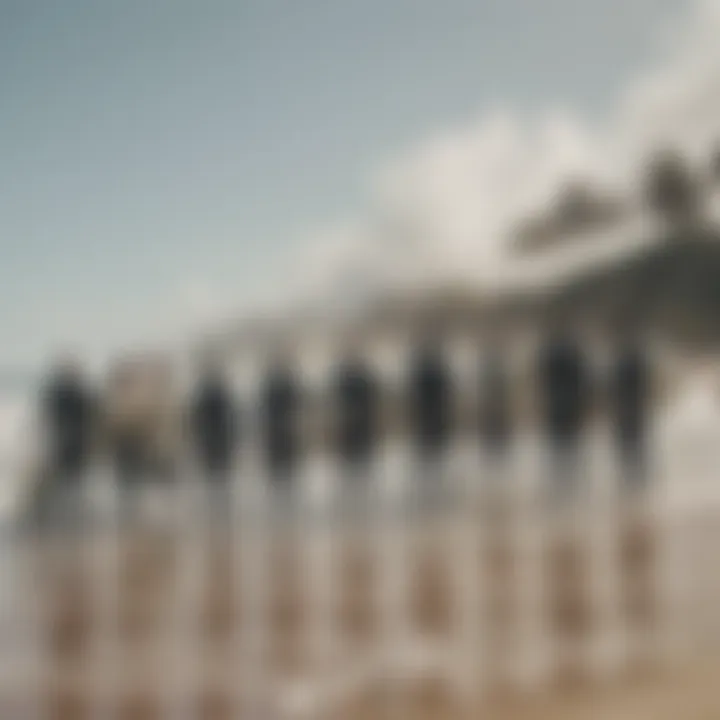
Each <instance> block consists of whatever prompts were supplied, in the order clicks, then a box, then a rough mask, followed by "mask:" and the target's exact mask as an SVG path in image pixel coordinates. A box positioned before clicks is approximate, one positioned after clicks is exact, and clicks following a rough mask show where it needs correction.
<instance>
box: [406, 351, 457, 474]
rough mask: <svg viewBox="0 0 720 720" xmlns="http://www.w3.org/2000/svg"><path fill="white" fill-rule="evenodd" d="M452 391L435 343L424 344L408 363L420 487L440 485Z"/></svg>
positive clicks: (448, 370) (410, 414) (410, 402)
mask: <svg viewBox="0 0 720 720" xmlns="http://www.w3.org/2000/svg"><path fill="white" fill-rule="evenodd" d="M452 391H453V388H452V377H451V372H450V368H449V367H448V365H447V363H446V361H445V358H444V357H443V353H442V349H441V348H440V345H439V342H438V341H437V340H436V339H435V338H433V339H432V340H425V341H424V342H423V343H421V344H420V346H419V348H418V349H417V350H416V352H415V356H414V358H413V359H412V363H411V370H410V378H409V393H408V394H409V397H408V401H409V402H408V410H409V418H408V420H409V424H410V434H411V442H412V444H414V446H415V447H414V450H415V453H416V456H417V459H418V460H419V462H420V467H421V475H423V476H424V479H423V480H422V482H423V483H426V482H428V481H431V482H434V483H442V463H443V461H444V460H445V457H446V454H447V449H448V445H449V444H450V436H451V432H452V411H453V406H452V403H453V398H452Z"/></svg>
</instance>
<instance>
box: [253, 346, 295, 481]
mask: <svg viewBox="0 0 720 720" xmlns="http://www.w3.org/2000/svg"><path fill="white" fill-rule="evenodd" d="M300 405H301V391H300V387H299V384H298V381H297V378H296V377H295V373H294V372H293V370H292V369H291V366H290V362H289V359H288V358H286V357H279V358H276V359H275V360H274V361H273V363H272V366H271V368H270V370H269V372H268V375H267V376H266V378H265V381H264V384H263V387H262V390H261V398H260V407H261V423H262V427H261V437H262V445H263V449H264V454H265V462H266V464H267V469H268V472H269V475H270V479H271V480H272V481H273V482H274V483H275V484H276V486H280V487H288V485H289V484H290V481H291V479H292V478H293V476H294V475H295V473H296V471H297V466H298V463H299V460H300Z"/></svg>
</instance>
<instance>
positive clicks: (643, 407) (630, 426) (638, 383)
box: [609, 327, 652, 488]
mask: <svg viewBox="0 0 720 720" xmlns="http://www.w3.org/2000/svg"><path fill="white" fill-rule="evenodd" d="M651 384H652V380H651V370H650V362H649V358H648V356H647V353H646V351H645V350H644V348H643V345H642V341H641V340H639V339H638V336H637V334H636V333H633V332H632V329H631V328H630V327H627V328H625V329H621V331H620V337H619V342H618V347H617V352H616V357H615V360H614V363H613V366H612V370H611V375H610V398H609V400H610V403H609V404H610V415H611V418H612V423H613V430H614V438H615V445H616V450H617V454H618V459H619V463H620V467H621V472H622V476H623V480H624V484H625V486H626V487H629V488H635V487H637V486H639V485H641V484H643V483H644V481H645V480H646V470H647V468H646V451H647V428H648V410H649V401H650V395H651Z"/></svg>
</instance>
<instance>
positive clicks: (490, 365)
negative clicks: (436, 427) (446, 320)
mask: <svg viewBox="0 0 720 720" xmlns="http://www.w3.org/2000/svg"><path fill="white" fill-rule="evenodd" d="M484 345H485V351H484V355H483V359H482V364H481V367H480V382H479V403H478V405H479V413H478V414H479V418H478V419H479V432H480V442H481V445H482V448H483V450H484V451H485V453H486V455H487V456H488V457H489V458H490V460H491V461H492V462H493V463H494V464H498V463H499V464H501V465H502V464H504V462H505V460H506V458H507V455H508V452H509V449H510V444H511V442H512V434H513V417H512V412H513V409H512V386H511V378H510V370H509V368H508V364H509V356H508V352H507V347H506V343H505V338H504V337H503V335H502V333H501V332H500V330H499V329H498V328H496V327H491V328H490V329H489V330H488V331H486V333H485V337H484Z"/></svg>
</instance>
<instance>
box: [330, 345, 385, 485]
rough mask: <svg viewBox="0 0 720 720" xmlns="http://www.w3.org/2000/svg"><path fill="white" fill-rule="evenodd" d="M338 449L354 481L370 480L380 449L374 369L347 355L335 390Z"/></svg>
mask: <svg viewBox="0 0 720 720" xmlns="http://www.w3.org/2000/svg"><path fill="white" fill-rule="evenodd" d="M333 394H334V399H335V406H336V407H335V410H336V413H335V418H336V448H337V453H338V456H339V459H340V461H341V463H342V464H343V465H344V467H345V469H346V470H347V471H348V473H349V474H350V476H351V477H353V476H359V477H365V478H366V479H367V476H368V473H369V470H370V465H371V462H372V460H373V456H374V453H375V450H376V447H377V440H378V424H379V397H378V396H379V390H378V384H377V380H376V378H375V376H374V374H373V371H372V368H371V367H370V366H369V365H368V364H367V363H366V362H365V361H363V360H362V359H361V358H360V357H359V356H358V355H357V354H356V353H348V355H347V357H346V359H345V360H344V361H343V362H342V364H341V365H340V367H339V368H338V370H337V377H336V380H335V386H334V393H333Z"/></svg>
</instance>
